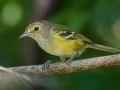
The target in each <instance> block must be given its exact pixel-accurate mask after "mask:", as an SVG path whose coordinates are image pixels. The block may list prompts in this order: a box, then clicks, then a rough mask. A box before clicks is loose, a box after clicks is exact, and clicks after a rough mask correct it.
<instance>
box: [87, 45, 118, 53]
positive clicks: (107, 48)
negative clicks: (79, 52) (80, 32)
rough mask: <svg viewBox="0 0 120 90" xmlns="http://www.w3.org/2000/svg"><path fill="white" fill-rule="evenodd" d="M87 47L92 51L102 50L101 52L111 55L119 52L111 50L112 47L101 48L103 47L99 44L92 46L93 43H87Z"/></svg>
mask: <svg viewBox="0 0 120 90" xmlns="http://www.w3.org/2000/svg"><path fill="white" fill-rule="evenodd" d="M88 47H89V48H93V49H98V50H102V51H107V52H111V53H116V52H120V50H119V49H116V48H112V47H107V46H103V45H99V44H94V43H89V44H88Z"/></svg>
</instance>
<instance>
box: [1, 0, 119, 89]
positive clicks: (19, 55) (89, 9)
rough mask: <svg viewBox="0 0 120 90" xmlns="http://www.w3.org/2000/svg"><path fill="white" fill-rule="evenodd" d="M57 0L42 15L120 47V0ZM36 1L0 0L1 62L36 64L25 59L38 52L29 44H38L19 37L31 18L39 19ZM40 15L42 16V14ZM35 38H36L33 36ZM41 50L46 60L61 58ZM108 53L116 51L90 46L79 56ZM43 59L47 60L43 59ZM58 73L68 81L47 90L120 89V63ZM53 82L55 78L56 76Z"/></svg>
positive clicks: (91, 38) (13, 64) (51, 20)
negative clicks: (90, 47) (115, 65)
mask: <svg viewBox="0 0 120 90" xmlns="http://www.w3.org/2000/svg"><path fill="white" fill-rule="evenodd" d="M55 1H58V2H57V3H55V4H56V5H54V7H52V9H54V10H53V11H52V12H51V13H50V14H48V15H47V17H46V18H39V19H45V20H48V21H50V22H53V23H59V24H64V25H67V26H68V27H70V28H71V29H72V30H73V31H75V32H79V33H81V34H83V35H84V36H86V37H87V38H89V39H90V40H92V41H93V42H95V43H99V44H102V45H106V46H111V47H115V48H118V49H120V1H119V0H55ZM36 5H37V0H0V65H2V66H5V67H14V66H22V65H30V64H32V63H30V64H28V63H25V61H26V58H27V57H26V55H25V54H26V53H34V56H35V54H36V53H35V52H30V51H29V52H27V50H26V49H25V47H29V49H30V50H32V49H34V45H32V44H31V43H28V41H29V40H32V39H31V38H27V39H25V38H23V39H19V36H20V35H21V34H22V33H23V32H24V30H25V28H26V26H27V25H28V24H29V23H30V22H32V21H35V20H39V19H37V18H36V19H34V20H32V19H31V18H33V17H35V16H34V15H35V14H37V13H35V10H36ZM40 12H41V13H42V12H43V11H40ZM37 16H38V17H39V15H37ZM32 42H34V41H33V40H32ZM34 43H35V42H34ZM35 44H36V43H35ZM36 45H37V44H36ZM40 50H41V49H40ZM41 52H42V53H44V54H42V53H41V54H39V56H40V57H41V58H42V57H44V60H47V59H53V60H54V59H59V58H58V57H56V56H52V55H49V54H47V53H45V52H43V51H41ZM104 55H112V53H108V52H103V51H99V50H93V49H87V50H86V52H85V53H83V55H82V56H81V57H79V58H77V59H80V58H91V57H97V56H104ZM34 60H35V59H34ZM34 60H33V61H32V62H34ZM28 61H29V60H28ZM28 61H27V62H28ZM43 62H45V61H41V62H40V63H43ZM33 64H39V63H33ZM58 76H59V84H64V85H60V86H59V85H56V86H55V87H51V88H45V90H120V68H119V67H110V68H101V69H95V70H88V71H84V72H76V73H71V74H66V75H58ZM60 79H64V80H63V81H62V80H60ZM50 82H54V79H53V81H50Z"/></svg>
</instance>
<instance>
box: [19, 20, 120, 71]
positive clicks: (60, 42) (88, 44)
mask: <svg viewBox="0 0 120 90" xmlns="http://www.w3.org/2000/svg"><path fill="white" fill-rule="evenodd" d="M26 36H28V37H31V38H33V39H34V40H35V41H36V42H37V43H38V45H39V46H40V47H41V48H42V49H43V50H44V51H46V52H47V53H50V54H52V55H55V56H59V57H60V60H62V61H65V59H66V57H70V59H68V60H67V61H66V62H67V64H69V63H70V62H71V61H72V60H73V59H74V58H75V57H78V56H80V55H81V54H82V53H83V52H84V51H85V50H86V48H94V49H98V50H103V51H108V52H112V53H116V52H120V50H118V49H115V48H112V47H107V46H103V45H99V44H95V43H93V42H92V41H91V40H89V39H88V38H86V37H85V36H83V35H81V34H79V33H76V32H73V31H72V30H71V29H70V28H68V27H67V26H64V25H60V24H54V23H50V22H48V21H44V20H40V21H37V22H33V23H31V24H29V25H28V26H27V28H26V30H25V32H24V33H23V34H22V35H21V36H20V38H22V37H26ZM50 62H51V61H50V60H48V61H47V62H46V63H45V64H44V68H45V69H46V67H48V64H49V63H50Z"/></svg>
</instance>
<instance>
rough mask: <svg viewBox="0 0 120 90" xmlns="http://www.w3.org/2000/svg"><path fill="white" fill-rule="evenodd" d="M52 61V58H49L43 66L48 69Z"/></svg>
mask: <svg viewBox="0 0 120 90" xmlns="http://www.w3.org/2000/svg"><path fill="white" fill-rule="evenodd" d="M50 63H51V61H50V60H48V61H47V62H45V63H44V64H43V68H44V69H45V70H46V69H47V68H48V66H49V64H50Z"/></svg>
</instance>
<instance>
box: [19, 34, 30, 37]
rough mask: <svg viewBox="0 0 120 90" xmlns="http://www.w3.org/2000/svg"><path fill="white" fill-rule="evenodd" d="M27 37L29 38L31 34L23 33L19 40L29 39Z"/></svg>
mask: <svg viewBox="0 0 120 90" xmlns="http://www.w3.org/2000/svg"><path fill="white" fill-rule="evenodd" d="M27 36H29V34H27V33H23V34H22V35H21V36H20V37H19V38H23V37H27Z"/></svg>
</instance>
